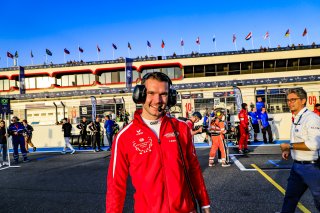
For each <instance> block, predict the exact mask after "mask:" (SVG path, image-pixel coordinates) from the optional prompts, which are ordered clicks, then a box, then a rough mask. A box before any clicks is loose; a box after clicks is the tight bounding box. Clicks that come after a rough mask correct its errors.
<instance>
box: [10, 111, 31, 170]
mask: <svg viewBox="0 0 320 213" xmlns="http://www.w3.org/2000/svg"><path fill="white" fill-rule="evenodd" d="M11 121H12V123H11V124H10V126H9V128H8V133H9V135H10V136H12V145H13V159H14V163H16V164H17V163H19V152H18V149H19V146H20V150H21V153H22V157H23V162H28V161H29V159H28V157H27V150H26V147H25V141H24V134H26V129H25V127H24V126H23V125H22V123H20V122H18V121H19V119H18V117H17V116H13V117H12V119H11Z"/></svg>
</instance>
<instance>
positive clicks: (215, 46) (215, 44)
mask: <svg viewBox="0 0 320 213" xmlns="http://www.w3.org/2000/svg"><path fill="white" fill-rule="evenodd" d="M214 49H215V51H216V52H217V43H216V35H214Z"/></svg>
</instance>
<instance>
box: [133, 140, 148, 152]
mask: <svg viewBox="0 0 320 213" xmlns="http://www.w3.org/2000/svg"><path fill="white" fill-rule="evenodd" d="M132 145H133V147H134V148H135V149H136V151H137V152H138V153H139V154H140V155H142V154H145V153H148V152H151V147H152V139H151V137H147V138H139V139H138V141H133V142H132Z"/></svg>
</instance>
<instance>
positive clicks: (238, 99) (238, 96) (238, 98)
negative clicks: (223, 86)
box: [233, 86, 243, 113]
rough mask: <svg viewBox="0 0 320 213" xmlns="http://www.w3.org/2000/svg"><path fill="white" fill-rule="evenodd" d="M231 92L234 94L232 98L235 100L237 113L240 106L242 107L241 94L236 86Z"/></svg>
mask: <svg viewBox="0 0 320 213" xmlns="http://www.w3.org/2000/svg"><path fill="white" fill-rule="evenodd" d="M233 92H234V97H235V100H236V108H237V112H238V113H239V112H240V110H241V108H242V107H241V105H242V102H243V101H242V93H241V90H240V88H239V87H237V86H233Z"/></svg>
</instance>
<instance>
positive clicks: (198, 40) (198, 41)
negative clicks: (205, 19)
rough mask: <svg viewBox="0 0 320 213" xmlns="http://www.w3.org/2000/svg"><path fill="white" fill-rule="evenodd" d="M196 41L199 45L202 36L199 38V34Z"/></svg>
mask: <svg viewBox="0 0 320 213" xmlns="http://www.w3.org/2000/svg"><path fill="white" fill-rule="evenodd" d="M196 43H197V44H198V45H200V38H199V36H198V38H197V40H196Z"/></svg>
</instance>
